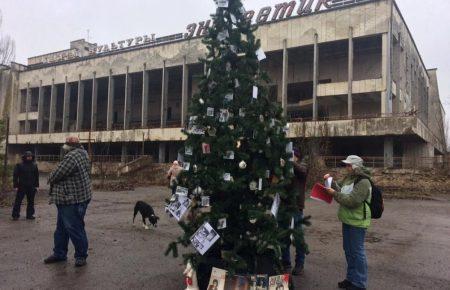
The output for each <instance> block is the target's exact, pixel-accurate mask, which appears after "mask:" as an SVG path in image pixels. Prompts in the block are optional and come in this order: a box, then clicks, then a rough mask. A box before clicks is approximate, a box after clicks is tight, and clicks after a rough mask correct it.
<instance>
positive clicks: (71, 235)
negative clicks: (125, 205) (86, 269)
mask: <svg viewBox="0 0 450 290" xmlns="http://www.w3.org/2000/svg"><path fill="white" fill-rule="evenodd" d="M62 148H63V150H64V152H65V156H64V159H63V160H62V161H61V162H60V163H59V165H58V167H57V168H56V169H55V170H53V172H52V173H51V174H50V176H49V179H48V183H49V184H50V204H52V203H54V204H55V205H56V207H57V209H58V218H57V224H56V231H55V234H54V248H53V254H52V255H51V256H50V257H48V258H47V259H45V260H44V263H45V264H52V263H58V262H64V261H66V260H67V246H68V244H69V239H70V240H71V241H72V244H73V246H74V247H75V266H76V267H82V266H84V265H86V258H87V256H88V254H87V251H88V239H87V236H86V231H85V229H84V216H85V214H86V210H87V206H88V204H89V201H90V200H91V198H92V191H91V175H90V171H91V166H90V161H89V156H88V154H87V152H86V150H84V149H83V146H81V144H80V140H79V139H78V137H68V138H67V139H66V143H65V144H64V145H63V147H62Z"/></svg>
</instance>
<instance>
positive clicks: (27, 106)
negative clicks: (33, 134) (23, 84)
mask: <svg viewBox="0 0 450 290" xmlns="http://www.w3.org/2000/svg"><path fill="white" fill-rule="evenodd" d="M30 99H31V89H30V83H27V92H26V95H25V134H29V133H30V121H29V120H28V114H29V112H30V103H31V100H30Z"/></svg>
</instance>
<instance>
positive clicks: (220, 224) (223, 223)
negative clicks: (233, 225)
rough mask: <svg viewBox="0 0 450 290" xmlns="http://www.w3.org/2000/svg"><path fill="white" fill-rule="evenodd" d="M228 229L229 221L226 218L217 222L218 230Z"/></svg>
mask: <svg viewBox="0 0 450 290" xmlns="http://www.w3.org/2000/svg"><path fill="white" fill-rule="evenodd" d="M226 228H227V219H226V218H221V219H219V220H218V221H217V229H218V230H223V229H226Z"/></svg>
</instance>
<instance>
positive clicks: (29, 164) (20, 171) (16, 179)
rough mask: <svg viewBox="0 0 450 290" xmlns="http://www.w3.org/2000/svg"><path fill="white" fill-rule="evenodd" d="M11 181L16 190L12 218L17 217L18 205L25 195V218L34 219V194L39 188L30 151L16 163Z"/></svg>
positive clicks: (37, 173)
mask: <svg viewBox="0 0 450 290" xmlns="http://www.w3.org/2000/svg"><path fill="white" fill-rule="evenodd" d="M13 183H14V190H16V192H17V193H16V200H15V201H14V206H13V211H12V218H13V220H18V219H19V217H20V207H21V205H22V200H23V198H24V197H25V196H26V197H27V219H29V220H34V196H35V195H36V191H37V188H39V171H38V167H37V165H36V163H35V162H34V155H33V153H31V152H30V151H26V152H25V153H24V154H23V156H22V163H18V164H17V165H16V167H15V168H14V175H13Z"/></svg>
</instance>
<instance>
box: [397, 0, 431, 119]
mask: <svg viewBox="0 0 450 290" xmlns="http://www.w3.org/2000/svg"><path fill="white" fill-rule="evenodd" d="M392 13H393V17H392V37H393V39H392V80H393V82H395V86H394V89H395V90H394V89H393V94H394V95H395V96H396V98H394V100H393V102H394V104H393V108H394V110H395V112H407V111H410V110H412V109H414V108H415V110H417V111H418V113H419V116H420V117H421V119H422V120H423V121H424V122H425V123H427V121H428V109H427V106H428V101H427V94H428V92H427V87H428V86H429V78H428V74H427V71H426V67H425V65H424V63H423V61H422V58H421V56H420V53H419V51H418V50H417V47H416V45H415V43H414V39H413V37H412V35H411V33H410V31H409V30H408V27H407V25H406V23H405V21H404V19H403V17H402V16H401V13H400V11H399V10H398V7H397V6H396V5H394V7H393V12H392Z"/></svg>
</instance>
